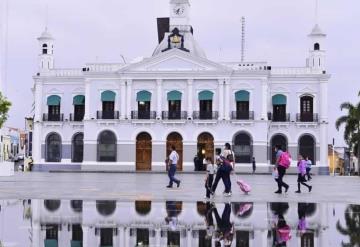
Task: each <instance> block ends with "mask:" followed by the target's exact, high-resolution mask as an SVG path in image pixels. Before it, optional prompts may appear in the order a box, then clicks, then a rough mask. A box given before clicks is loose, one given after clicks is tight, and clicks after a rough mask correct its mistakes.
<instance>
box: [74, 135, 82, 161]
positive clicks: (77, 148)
mask: <svg viewBox="0 0 360 247" xmlns="http://www.w3.org/2000/svg"><path fill="white" fill-rule="evenodd" d="M71 146H72V150H71V151H72V154H71V161H72V162H83V157H84V155H83V154H84V134H83V133H77V134H75V135H74V137H73V139H72V145H71Z"/></svg>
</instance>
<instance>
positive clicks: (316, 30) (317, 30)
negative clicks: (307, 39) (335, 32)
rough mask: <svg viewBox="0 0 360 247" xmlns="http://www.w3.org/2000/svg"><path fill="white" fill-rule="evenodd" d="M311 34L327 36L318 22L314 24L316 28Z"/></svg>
mask: <svg viewBox="0 0 360 247" xmlns="http://www.w3.org/2000/svg"><path fill="white" fill-rule="evenodd" d="M310 35H321V36H325V33H323V31H322V30H321V29H320V26H319V25H318V24H316V25H315V26H314V28H313V29H312V31H311V33H310Z"/></svg>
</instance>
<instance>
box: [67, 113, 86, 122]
mask: <svg viewBox="0 0 360 247" xmlns="http://www.w3.org/2000/svg"><path fill="white" fill-rule="evenodd" d="M69 120H70V122H81V121H83V120H84V114H73V113H70V118H69Z"/></svg>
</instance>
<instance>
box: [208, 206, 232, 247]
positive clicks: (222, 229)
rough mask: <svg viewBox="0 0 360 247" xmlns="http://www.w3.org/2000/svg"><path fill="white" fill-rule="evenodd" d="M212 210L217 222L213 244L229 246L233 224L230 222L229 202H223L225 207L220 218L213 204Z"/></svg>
mask: <svg viewBox="0 0 360 247" xmlns="http://www.w3.org/2000/svg"><path fill="white" fill-rule="evenodd" d="M213 210H214V215H215V219H216V224H217V229H216V232H215V246H216V247H217V246H225V247H230V246H231V244H232V241H233V237H234V224H233V223H231V222H230V213H231V207H230V203H225V208H224V211H223V213H222V215H221V218H220V215H219V213H218V210H217V208H216V207H215V204H214V209H213Z"/></svg>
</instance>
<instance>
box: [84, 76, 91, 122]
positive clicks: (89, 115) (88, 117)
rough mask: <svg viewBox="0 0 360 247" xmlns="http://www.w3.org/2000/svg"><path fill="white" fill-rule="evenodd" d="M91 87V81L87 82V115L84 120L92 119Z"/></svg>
mask: <svg viewBox="0 0 360 247" xmlns="http://www.w3.org/2000/svg"><path fill="white" fill-rule="evenodd" d="M90 87H91V85H90V81H89V80H85V114H84V120H90V119H91V113H90V99H91V88H90Z"/></svg>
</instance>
